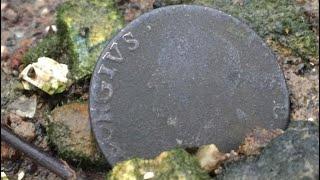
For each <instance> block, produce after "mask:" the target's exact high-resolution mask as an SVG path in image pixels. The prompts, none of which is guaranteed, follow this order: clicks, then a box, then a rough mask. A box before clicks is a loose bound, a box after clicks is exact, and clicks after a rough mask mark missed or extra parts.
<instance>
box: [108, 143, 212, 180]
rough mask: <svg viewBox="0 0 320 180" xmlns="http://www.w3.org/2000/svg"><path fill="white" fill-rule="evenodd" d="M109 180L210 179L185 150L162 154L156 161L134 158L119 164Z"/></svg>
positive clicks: (109, 176) (109, 175)
mask: <svg viewBox="0 0 320 180" xmlns="http://www.w3.org/2000/svg"><path fill="white" fill-rule="evenodd" d="M106 179H108V180H131V179H137V180H138V179H160V180H162V179H163V180H166V179H181V180H182V179H185V180H189V179H190V180H191V179H192V180H202V179H210V177H209V175H208V174H207V173H205V171H204V170H202V169H201V168H200V166H199V164H198V161H197V160H196V159H195V158H194V157H193V156H191V155H190V154H188V153H187V152H186V151H184V150H183V149H174V150H171V151H166V152H163V153H161V154H160V155H159V156H157V157H156V158H155V159H151V160H145V159H139V158H133V159H130V160H127V161H123V162H120V163H118V164H117V165H116V166H115V167H114V168H113V169H112V171H111V172H110V173H109V174H108V175H107V177H106Z"/></svg>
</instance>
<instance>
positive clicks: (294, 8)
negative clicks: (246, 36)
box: [185, 0, 319, 60]
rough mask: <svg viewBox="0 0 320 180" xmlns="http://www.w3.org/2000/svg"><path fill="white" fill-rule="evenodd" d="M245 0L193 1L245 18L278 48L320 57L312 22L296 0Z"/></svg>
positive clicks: (301, 55)
mask: <svg viewBox="0 0 320 180" xmlns="http://www.w3.org/2000/svg"><path fill="white" fill-rule="evenodd" d="M243 2H244V3H243V5H240V4H236V3H233V1H232V0H194V1H193V2H192V3H193V4H198V5H205V6H211V7H214V8H217V9H220V10H222V11H224V12H226V13H228V14H231V15H233V16H235V17H237V18H240V19H242V20H243V21H245V22H246V23H247V24H249V25H250V26H251V27H252V28H253V29H254V30H255V31H256V32H257V33H258V34H259V35H260V36H261V37H263V38H265V39H266V40H268V41H267V42H269V44H270V45H272V46H273V47H275V50H280V51H281V49H286V50H287V51H290V54H292V55H296V56H298V57H301V58H302V59H304V60H309V59H311V58H316V59H317V58H318V57H319V51H318V43H317V40H316V35H315V33H314V32H313V31H312V27H311V24H310V23H309V22H308V20H307V18H306V17H305V15H304V11H303V9H302V8H301V7H300V6H298V5H296V4H295V2H294V1H293V0H264V1H260V0H244V1H243ZM185 3H188V2H185ZM279 47H281V48H279ZM280 53H281V52H280Z"/></svg>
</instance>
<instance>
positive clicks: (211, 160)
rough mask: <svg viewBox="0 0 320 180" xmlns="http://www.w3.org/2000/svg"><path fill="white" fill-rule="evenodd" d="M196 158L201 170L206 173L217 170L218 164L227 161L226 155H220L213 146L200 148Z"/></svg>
mask: <svg viewBox="0 0 320 180" xmlns="http://www.w3.org/2000/svg"><path fill="white" fill-rule="evenodd" d="M196 157H197V159H198V161H199V164H200V166H201V168H203V169H204V170H206V171H207V172H211V171H213V170H215V169H217V168H218V167H219V165H220V163H221V162H223V161H224V160H226V159H227V155H226V154H224V153H221V152H220V151H219V149H218V148H217V147H216V146H215V145H214V144H210V145H205V146H202V147H200V148H199V150H198V152H197V154H196Z"/></svg>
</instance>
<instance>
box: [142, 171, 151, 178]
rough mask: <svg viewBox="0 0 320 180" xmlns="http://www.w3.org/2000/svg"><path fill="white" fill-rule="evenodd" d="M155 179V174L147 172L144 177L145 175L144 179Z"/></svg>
mask: <svg viewBox="0 0 320 180" xmlns="http://www.w3.org/2000/svg"><path fill="white" fill-rule="evenodd" d="M153 177H154V172H146V173H145V174H144V175H143V179H151V178H153Z"/></svg>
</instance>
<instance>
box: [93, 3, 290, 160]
mask: <svg viewBox="0 0 320 180" xmlns="http://www.w3.org/2000/svg"><path fill="white" fill-rule="evenodd" d="M288 117H289V97H288V90H287V87H286V83H285V79H284V76H283V74H282V72H281V70H280V68H279V66H278V64H277V62H276V57H275V55H274V54H273V52H272V51H271V50H270V49H269V48H268V47H267V45H266V44H265V43H264V41H263V40H262V39H261V38H260V37H258V36H257V35H256V33H254V32H253V31H252V30H251V29H250V28H249V27H248V26H247V25H245V24H243V23H242V22H240V21H239V20H237V19H235V18H233V17H231V16H230V15H227V14H225V13H223V12H220V11H217V10H214V9H211V8H207V7H201V6H188V5H180V6H169V7H165V8H160V9H156V10H154V11H152V12H150V13H147V14H144V15H142V16H140V17H139V18H137V19H136V20H134V21H133V22H131V23H130V24H128V25H127V26H126V27H125V28H124V29H123V30H122V31H120V32H119V33H118V34H117V35H116V36H115V37H114V38H113V39H112V40H111V41H110V43H109V44H108V45H107V47H106V48H105V49H104V50H103V52H102V54H101V56H100V59H99V61H98V63H97V65H96V67H95V70H94V74H93V77H92V80H91V87H90V118H91V124H92V129H93V132H94V134H95V136H96V139H97V141H98V145H99V146H100V148H101V150H102V152H103V153H104V155H105V156H106V158H107V160H108V161H109V163H110V164H112V165H113V164H115V163H117V162H119V161H121V160H125V159H127V158H130V157H144V158H151V157H154V156H156V155H157V154H159V153H160V152H162V151H165V150H168V149H171V148H174V147H184V148H193V147H198V146H200V145H204V144H212V143H214V144H216V145H217V146H218V147H219V149H220V150H222V151H226V152H227V151H230V150H231V149H235V148H237V147H238V145H239V143H240V142H241V141H242V140H243V138H244V137H245V134H246V133H248V132H249V131H250V130H251V129H253V128H255V127H257V126H259V127H262V128H282V129H283V128H286V126H287V123H288Z"/></svg>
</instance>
